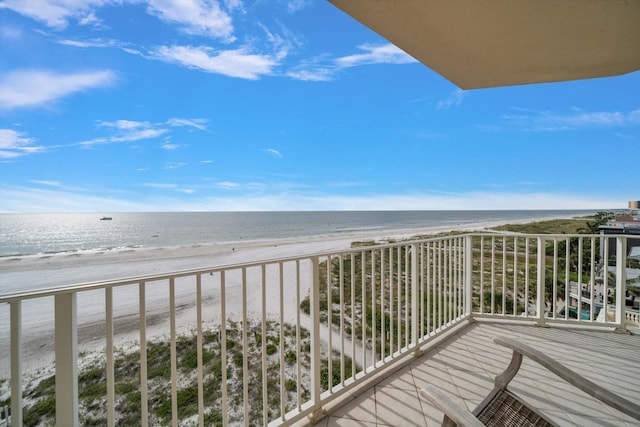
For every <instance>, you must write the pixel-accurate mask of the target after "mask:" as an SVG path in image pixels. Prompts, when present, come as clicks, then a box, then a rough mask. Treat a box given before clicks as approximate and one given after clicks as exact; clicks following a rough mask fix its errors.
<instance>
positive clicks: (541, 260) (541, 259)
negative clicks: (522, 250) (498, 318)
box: [502, 237, 546, 326]
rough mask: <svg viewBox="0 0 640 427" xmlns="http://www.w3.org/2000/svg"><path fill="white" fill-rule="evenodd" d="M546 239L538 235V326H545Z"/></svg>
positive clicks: (504, 296)
mask: <svg viewBox="0 0 640 427" xmlns="http://www.w3.org/2000/svg"><path fill="white" fill-rule="evenodd" d="M544 245H545V240H544V238H543V237H538V259H537V266H538V269H537V270H538V271H537V279H538V289H537V292H536V311H537V313H536V314H537V317H538V320H537V321H536V324H537V325H538V326H545V322H544V307H545V305H544V297H545V295H544V291H545V289H544V269H545V256H546V251H545V247H544ZM502 298H506V295H503V296H502Z"/></svg>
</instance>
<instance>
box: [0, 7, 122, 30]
mask: <svg viewBox="0 0 640 427" xmlns="http://www.w3.org/2000/svg"><path fill="white" fill-rule="evenodd" d="M108 3H114V2H113V1H112V0H4V1H3V2H2V3H0V9H11V10H13V11H14V12H17V13H19V14H21V15H24V16H28V17H29V18H32V19H35V20H36V21H40V22H43V23H44V24H45V25H47V26H48V27H50V28H53V29H56V30H62V29H64V28H65V27H66V26H67V25H68V24H69V20H71V19H75V20H77V21H78V22H79V23H80V24H81V25H87V24H96V23H99V20H98V19H97V18H96V17H95V15H94V14H93V12H92V9H94V8H97V7H100V6H103V5H105V4H108Z"/></svg>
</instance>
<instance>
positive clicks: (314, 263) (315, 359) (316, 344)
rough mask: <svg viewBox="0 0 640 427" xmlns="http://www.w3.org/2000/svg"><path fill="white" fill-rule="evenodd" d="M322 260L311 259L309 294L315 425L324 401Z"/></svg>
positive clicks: (312, 414)
mask: <svg viewBox="0 0 640 427" xmlns="http://www.w3.org/2000/svg"><path fill="white" fill-rule="evenodd" d="M319 263H320V260H319V259H318V257H317V256H316V257H313V258H312V259H311V272H312V280H311V290H310V292H309V294H310V297H311V301H310V307H311V372H310V374H311V390H310V391H311V404H312V408H313V409H312V413H311V415H310V418H311V422H312V423H314V422H315V421H317V420H318V419H320V418H321V411H322V400H321V398H320V393H321V390H322V389H321V384H320V371H321V369H322V367H321V365H322V363H321V360H320V266H319Z"/></svg>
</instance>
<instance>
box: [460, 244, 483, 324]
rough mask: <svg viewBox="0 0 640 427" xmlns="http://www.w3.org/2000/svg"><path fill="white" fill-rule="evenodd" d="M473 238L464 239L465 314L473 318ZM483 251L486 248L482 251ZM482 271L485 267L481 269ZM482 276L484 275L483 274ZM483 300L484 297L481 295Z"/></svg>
mask: <svg viewBox="0 0 640 427" xmlns="http://www.w3.org/2000/svg"><path fill="white" fill-rule="evenodd" d="M472 244H473V238H472V236H465V238H464V314H465V316H471V312H472V311H473V299H472V298H473V284H472V283H471V281H472V280H473V279H472V277H473V276H472V273H473V247H472ZM480 250H481V251H483V250H484V248H481V249H480ZM480 268H481V269H482V268H483V266H481V267H480ZM481 274H482V273H481ZM480 298H482V295H480Z"/></svg>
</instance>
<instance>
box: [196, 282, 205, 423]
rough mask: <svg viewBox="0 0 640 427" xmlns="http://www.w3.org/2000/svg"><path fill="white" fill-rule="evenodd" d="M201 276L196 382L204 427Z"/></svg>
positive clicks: (198, 305) (197, 312)
mask: <svg viewBox="0 0 640 427" xmlns="http://www.w3.org/2000/svg"><path fill="white" fill-rule="evenodd" d="M202 346H203V342H202V275H201V274H198V275H197V276H196V359H197V367H196V378H197V381H198V426H199V427H204V372H203V366H202Z"/></svg>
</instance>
